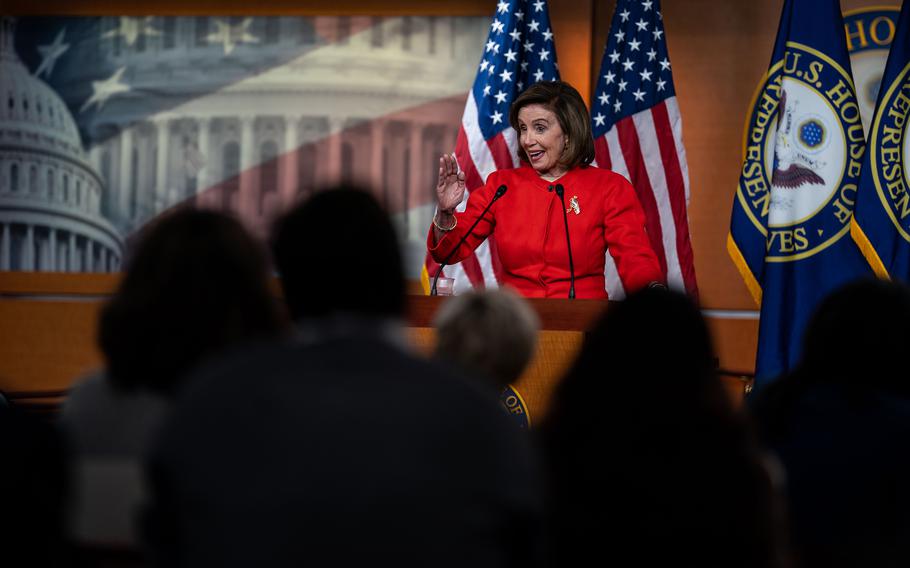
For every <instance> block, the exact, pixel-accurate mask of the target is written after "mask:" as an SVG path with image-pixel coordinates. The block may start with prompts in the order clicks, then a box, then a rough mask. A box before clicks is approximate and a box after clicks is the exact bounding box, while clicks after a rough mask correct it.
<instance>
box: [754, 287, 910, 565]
mask: <svg viewBox="0 0 910 568" xmlns="http://www.w3.org/2000/svg"><path fill="white" fill-rule="evenodd" d="M908 322H910V289H908V288H907V286H906V285H904V284H899V283H895V282H886V281H881V280H874V279H868V280H862V281H857V282H854V283H852V284H848V285H846V286H844V287H842V288H840V289H838V290H836V291H834V292H833V293H831V294H830V295H829V296H827V297H826V298H825V299H824V300H823V301H822V302H821V304H819V306H818V308H817V309H816V311H815V313H814V314H813V316H812V318H811V319H810V320H809V324H808V326H807V327H806V331H805V333H804V335H803V352H802V354H801V360H800V362H799V363H798V365H797V366H796V369H794V370H793V371H792V372H791V373H789V374H787V375H784V376H783V377H780V378H778V379H777V380H776V381H774V382H772V383H771V384H769V385H768V386H767V387H765V388H763V389H762V390H761V391H760V392H757V393H756V394H755V395H753V397H752V399H751V400H750V409H751V411H752V414H753V417H754V419H755V422H756V424H757V426H758V431H759V434H760V435H761V437H762V440H763V441H764V442H765V444H766V445H767V446H768V447H769V448H771V449H772V450H773V451H774V452H775V453H776V454H777V455H778V456H779V458H780V461H781V463H782V464H783V466H784V469H785V471H786V476H787V497H788V510H789V517H790V521H791V522H790V526H791V527H792V541H793V548H794V551H795V553H796V554H797V555H798V559H799V565H800V566H801V567H804V568H815V567H824V568H839V567H850V568H854V567H865V566H877V567H885V566H887V567H891V566H895V567H896V566H907V565H908V564H910V494H908V493H907V491H906V489H905V486H906V484H907V483H906V480H907V478H908V477H910V454H908V453H907V440H908V439H910V384H908V383H910V381H908V379H907V368H906V365H905V364H904V359H905V353H906V352H907V348H908V345H910V326H908Z"/></svg>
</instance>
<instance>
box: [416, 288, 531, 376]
mask: <svg viewBox="0 0 910 568" xmlns="http://www.w3.org/2000/svg"><path fill="white" fill-rule="evenodd" d="M433 324H434V325H435V327H436V328H437V342H436V352H435V355H436V356H437V357H440V358H442V359H445V360H448V361H450V362H452V363H455V364H456V365H458V366H460V367H461V368H462V369H463V370H465V371H467V372H470V373H475V374H480V375H482V376H484V377H486V378H487V379H492V380H493V382H494V384H495V386H497V387H499V388H505V387H506V386H508V385H509V384H511V383H513V382H514V381H515V380H517V379H518V377H520V376H521V373H522V371H524V369H525V367H526V366H527V364H528V362H529V361H530V360H531V357H532V356H533V355H534V348H535V347H536V345H537V331H538V329H539V328H540V319H539V318H538V317H537V314H536V313H534V310H532V309H531V307H530V306H529V305H528V304H527V302H525V300H523V299H522V298H520V297H519V296H517V295H516V294H515V293H514V292H511V291H509V290H506V289H499V290H487V291H484V292H469V293H467V294H462V295H459V296H455V297H453V298H451V299H448V300H446V302H445V303H443V305H442V307H441V308H440V309H439V312H437V314H436V316H435V318H434V320H433Z"/></svg>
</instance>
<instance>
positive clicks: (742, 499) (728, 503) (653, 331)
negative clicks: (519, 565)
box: [541, 289, 783, 568]
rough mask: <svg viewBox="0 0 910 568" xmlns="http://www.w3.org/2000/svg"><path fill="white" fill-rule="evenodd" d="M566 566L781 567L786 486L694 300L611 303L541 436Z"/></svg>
mask: <svg viewBox="0 0 910 568" xmlns="http://www.w3.org/2000/svg"><path fill="white" fill-rule="evenodd" d="M541 439H542V443H543V444H542V445H543V447H544V449H545V460H546V467H547V469H548V473H549V476H548V482H549V488H550V506H549V521H550V523H549V525H550V527H551V530H552V535H551V542H552V544H553V546H552V554H553V556H554V558H553V559H552V560H553V561H554V562H555V565H562V566H573V565H579V564H580V563H581V562H583V560H584V559H585V558H587V557H589V556H590V555H592V554H598V553H599V551H603V550H609V551H610V554H611V555H614V556H615V557H617V558H624V557H627V556H629V557H632V556H633V555H634V558H635V559H636V564H637V565H640V566H670V565H682V564H689V563H692V564H695V565H698V566H739V567H744V566H748V567H763V568H767V567H772V566H781V562H782V561H783V547H782V546H781V542H782V540H781V538H780V534H779V531H778V529H777V528H776V527H777V523H778V521H779V518H780V513H779V501H778V500H777V498H776V497H775V495H776V494H775V489H774V484H773V478H772V475H771V473H770V471H769V469H768V468H767V466H766V462H765V461H764V458H763V456H762V454H761V452H760V449H759V448H758V446H757V444H756V442H755V441H754V439H753V437H752V436H751V435H750V433H749V430H748V428H747V425H746V423H745V421H744V419H743V417H742V416H740V415H739V414H737V413H736V412H734V409H733V408H732V406H731V403H730V401H729V400H728V398H727V396H726V393H725V391H724V388H723V386H722V384H721V382H720V379H719V377H718V376H717V375H716V373H715V364H714V353H713V349H712V345H711V338H710V336H709V333H708V328H707V325H706V323H705V321H704V319H703V318H702V316H701V314H700V312H699V310H698V308H697V307H696V306H695V305H694V304H693V303H692V302H691V301H690V300H689V299H688V298H686V297H685V296H682V295H679V294H676V293H674V292H669V291H666V290H660V289H648V290H643V291H640V292H637V293H635V294H632V295H631V296H629V298H628V299H627V300H625V301H623V302H617V303H615V304H611V306H610V308H609V309H608V311H607V313H606V315H605V317H604V318H603V319H602V320H601V321H600V322H599V323H598V324H597V326H596V327H595V328H594V330H593V331H592V332H591V334H590V336H589V337H588V338H587V340H586V342H585V344H584V347H583V348H582V352H581V353H580V355H579V357H578V359H577V361H576V362H575V364H574V365H573V366H572V368H571V369H570V371H569V372H568V374H567V376H566V377H565V379H564V380H563V382H562V383H561V384H560V385H559V387H558V388H557V391H556V393H555V395H554V399H553V402H552V405H551V408H550V412H549V414H548V415H547V417H546V419H545V423H544V424H543V425H542V429H541Z"/></svg>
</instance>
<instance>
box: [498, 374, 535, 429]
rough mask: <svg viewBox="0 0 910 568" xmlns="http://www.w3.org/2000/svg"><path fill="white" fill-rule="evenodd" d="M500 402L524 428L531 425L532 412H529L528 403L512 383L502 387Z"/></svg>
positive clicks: (519, 425) (516, 422)
mask: <svg viewBox="0 0 910 568" xmlns="http://www.w3.org/2000/svg"><path fill="white" fill-rule="evenodd" d="M499 404H501V405H502V407H503V408H504V409H505V410H506V412H508V413H509V416H511V417H512V419H513V420H514V421H515V424H517V425H518V427H519V428H521V429H522V430H527V429H528V428H530V427H531V414H530V413H528V405H527V404H525V401H524V399H523V398H521V395H520V394H519V393H518V391H517V390H516V389H515V387H513V386H512V385H509V386H507V387H506V388H504V389H502V392H501V393H499Z"/></svg>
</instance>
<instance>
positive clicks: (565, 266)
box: [427, 166, 665, 298]
mask: <svg viewBox="0 0 910 568" xmlns="http://www.w3.org/2000/svg"><path fill="white" fill-rule="evenodd" d="M554 183H555V182H548V181H546V180H544V179H543V178H541V177H540V176H538V175H537V172H535V171H534V170H533V169H532V168H531V167H529V166H522V167H520V168H516V169H512V170H497V171H495V172H493V173H492V174H490V176H489V177H488V178H487V183H486V185H484V186H483V187H482V188H480V189H478V190H476V191H474V192H473V193H471V196H470V197H469V198H468V203H467V207H466V209H465V211H464V213H456V214H455V217H456V218H457V219H458V221H457V225H456V227H455V229H453V230H452V231H450V232H448V233H446V234H445V236H444V237H443V238H441V239H440V240H439V242H438V243H435V244H434V242H433V240H434V239H433V228H432V227H430V233H429V235H428V237H427V248H428V249H429V251H430V253H431V254H432V255H433V259H434V260H435V261H436V262H442V260H443V259H445V257H446V256H447V255H448V254H449V253H450V252H452V250H453V248H454V247H455V245H456V244H457V243H458V241H459V240H460V239H461V237H462V236H463V235H464V234H465V232H466V231H467V230H468V229H469V228H470V227H471V225H472V224H473V223H474V221H475V220H476V219H477V217H478V216H479V215H480V213H481V211H483V208H484V207H486V205H487V204H488V203H489V202H490V200H491V199H492V197H493V194H494V193H495V192H496V189H497V188H498V187H499V186H500V185H502V184H505V185H506V186H508V188H509V189H508V191H507V192H506V194H505V195H504V196H503V197H502V198H501V199H500V200H499V201H497V202H496V203H494V204H493V207H492V208H491V209H490V211H489V212H488V213H487V215H486V216H485V217H484V219H482V220H481V221H480V223H478V225H477V227H476V228H475V229H474V232H473V233H472V234H471V235H470V236H468V238H467V240H466V241H465V243H464V244H463V245H462V246H461V247H459V250H458V251H456V252H455V254H454V255H452V258H451V259H449V264H453V263H456V262H459V261H461V260H463V259H464V258H466V257H467V256H468V255H469V254H470V253H471V252H472V251H473V250H474V249H475V248H477V247H478V246H479V245H480V243H482V242H483V241H484V239H486V238H487V237H489V236H490V235H493V237H494V238H493V239H491V247H492V253H493V254H492V256H493V266H494V270H495V272H496V277H497V279H498V280H499V283H500V284H505V285H509V286H512V287H513V288H515V289H516V290H517V291H518V292H519V293H521V294H522V295H524V296H528V297H536V298H553V297H556V298H565V297H567V296H568V293H569V254H568V250H567V247H566V230H565V225H564V221H563V213H562V205H561V203H560V201H559V197H558V196H557V195H556V192H555V191H551V190H550V189H549V188H550V187H551V186H552V185H553V184H554ZM558 183H561V184H562V185H563V187H564V188H565V200H566V208H567V209H569V212H568V219H569V235H570V237H571V241H572V259H573V261H574V262H575V294H576V297H578V298H606V297H607V291H606V288H605V280H604V262H605V259H604V253H605V252H606V250H607V248H608V247H609V249H610V253H611V255H612V256H613V259H614V260H615V261H616V268H617V270H618V271H619V277H620V279H621V280H622V284H623V288H625V290H626V291H627V292H632V291H634V290H637V289H639V288H642V287H644V286H646V285H648V284H649V283H650V282H661V283H663V282H664V280H665V278H664V275H663V274H662V273H661V270H660V264H659V263H658V260H657V256H656V255H655V254H654V251H653V249H652V248H651V245H650V243H649V242H648V235H647V234H646V233H645V217H644V213H642V210H641V206H640V205H639V203H638V198H637V197H636V195H635V189H634V188H633V187H632V185H631V184H630V183H629V182H628V181H627V180H626V179H625V178H624V177H622V176H621V175H619V174H616V173H613V172H611V171H609V170H603V169H599V168H596V167H590V166H589V167H579V168H575V169H572V170H570V171H569V172H567V173H566V174H565V175H564V176H562V177H561V178H560V179H559V180H558ZM573 198H574V199H575V200H576V201H577V203H578V210H577V212H576V211H575V210H574V209H573V208H572V207H571V204H570V203H571V201H572V200H573ZM497 253H498V254H497ZM497 256H498V260H497Z"/></svg>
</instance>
